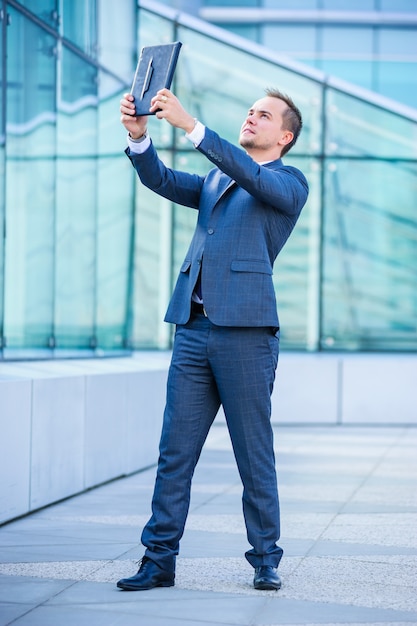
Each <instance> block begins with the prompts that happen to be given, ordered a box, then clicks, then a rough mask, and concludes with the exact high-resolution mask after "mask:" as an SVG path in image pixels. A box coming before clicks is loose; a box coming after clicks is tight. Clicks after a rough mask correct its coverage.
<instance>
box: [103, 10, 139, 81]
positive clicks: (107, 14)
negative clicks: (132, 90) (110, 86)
mask: <svg viewBox="0 0 417 626" xmlns="http://www.w3.org/2000/svg"><path fill="white" fill-rule="evenodd" d="M98 20H99V22H98V24H99V49H98V61H99V62H100V63H101V64H102V65H103V67H105V68H106V69H107V70H109V71H112V72H114V73H115V74H117V75H118V76H119V77H120V80H124V81H125V82H126V84H127V85H131V84H132V79H133V74H134V69H135V66H136V62H134V59H135V56H136V50H135V42H136V3H135V2H115V1H114V0H98ZM115 33H117V36H115ZM119 33H123V36H119ZM123 91H125V90H123Z"/></svg>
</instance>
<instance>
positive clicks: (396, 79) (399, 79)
mask: <svg viewBox="0 0 417 626" xmlns="http://www.w3.org/2000/svg"><path fill="white" fill-rule="evenodd" d="M416 74H417V72H416V62H415V60H414V61H405V62H403V63H402V62H399V61H398V62H395V61H393V62H388V61H384V62H381V63H377V64H376V76H377V78H376V86H377V89H378V91H379V93H382V94H384V96H387V97H388V98H392V99H393V100H397V101H399V102H403V103H404V104H406V105H407V106H411V107H414V108H417V88H416V87H417V84H416Z"/></svg>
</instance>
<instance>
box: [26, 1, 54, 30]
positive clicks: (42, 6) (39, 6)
mask: <svg viewBox="0 0 417 626" xmlns="http://www.w3.org/2000/svg"><path fill="white" fill-rule="evenodd" d="M19 4H22V5H23V6H24V7H26V8H27V9H29V11H31V12H32V13H34V14H35V15H37V16H38V17H40V19H41V20H42V21H43V22H46V23H47V24H49V25H50V26H53V27H54V28H58V22H59V18H58V6H57V5H58V0H36V2H34V1H33V0H20V3H19Z"/></svg>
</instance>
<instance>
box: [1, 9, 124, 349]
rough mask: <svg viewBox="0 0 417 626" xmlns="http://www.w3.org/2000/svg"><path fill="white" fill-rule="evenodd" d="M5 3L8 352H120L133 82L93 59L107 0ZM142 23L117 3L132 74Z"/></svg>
mask: <svg viewBox="0 0 417 626" xmlns="http://www.w3.org/2000/svg"><path fill="white" fill-rule="evenodd" d="M81 4H82V10H81ZM6 5H7V12H6V17H5V19H4V20H3V22H2V23H3V24H4V25H5V26H4V27H3V30H2V37H3V38H4V40H3V41H4V42H5V45H6V49H7V55H6V54H5V55H4V56H3V64H2V72H3V74H2V94H3V98H2V100H1V102H2V104H3V102H4V103H5V104H6V107H5V112H4V116H3V115H2V120H3V119H5V133H3V134H2V142H1V146H0V149H1V153H0V157H1V160H0V163H1V167H2V169H4V176H2V181H4V183H5V185H4V188H3V189H2V193H1V197H0V221H1V224H5V228H4V229H3V228H2V229H1V232H2V233H3V230H4V231H5V236H4V237H3V236H2V237H1V243H0V253H1V254H0V259H1V260H0V270H1V272H0V281H1V291H0V293H1V299H0V319H1V323H2V346H3V351H2V356H3V358H42V357H46V358H50V357H58V356H59V357H60V356H74V355H77V356H82V355H87V356H90V355H99V354H102V353H103V354H106V353H111V354H114V353H117V352H120V351H122V352H123V351H125V350H126V349H127V348H129V346H130V344H131V339H130V335H131V332H130V325H129V324H130V322H129V320H130V316H129V313H128V311H129V299H130V293H131V271H130V267H131V260H132V231H133V220H134V207H133V201H132V192H133V185H132V175H131V171H130V168H129V167H128V165H127V164H126V163H125V161H126V157H125V156H124V155H123V152H122V149H121V148H122V146H123V142H124V140H123V132H122V130H121V129H120V128H119V126H120V125H118V124H117V110H118V103H119V100H120V96H121V94H122V93H123V92H124V91H125V90H126V89H127V86H126V82H125V80H124V79H123V76H122V77H119V76H118V75H117V74H116V73H115V72H114V71H113V68H110V69H109V68H107V67H105V66H102V65H100V64H99V63H98V62H97V57H98V51H99V44H101V45H103V46H104V47H105V46H106V43H107V40H108V39H109V37H113V34H110V32H109V28H108V27H107V28H103V29H102V30H101V29H100V28H99V24H100V23H101V24H103V22H104V24H106V25H107V24H108V21H107V19H109V18H110V19H111V16H112V11H111V2H110V0H101V1H100V2H99V1H98V0H97V1H96V0H89V2H84V3H78V2H77V3H73V2H60V3H59V6H58V3H56V2H51V1H49V2H46V1H43V2H38V3H35V6H33V3H30V2H28V3H16V2H14V3H13V6H12V5H11V3H10V5H9V3H5V6H6ZM59 10H61V11H62V13H61V14H60V13H59ZM106 10H109V12H108V15H107V19H106V20H103V17H102V13H103V12H105V11H106ZM80 11H81V13H80ZM113 13H114V10H113ZM100 15H101V17H102V21H101V22H100V21H99V16H100ZM135 18H136V7H135V6H134V4H130V6H129V4H126V7H125V9H124V11H121V10H120V8H119V10H118V23H119V26H120V28H121V30H122V31H123V33H124V47H122V49H121V50H119V58H124V60H125V61H126V59H127V60H128V63H129V68H124V71H125V73H126V74H128V75H129V76H130V75H131V73H132V71H133V63H134V56H135V52H136V32H135V23H136V22H135ZM132 24H133V27H132ZM115 112H116V115H115ZM115 119H116V124H115V123H114V121H115ZM4 151H5V159H4ZM115 180H117V186H118V189H117V192H116V186H115V184H114V181H115ZM3 207H5V209H4V208H3ZM3 294H4V298H3Z"/></svg>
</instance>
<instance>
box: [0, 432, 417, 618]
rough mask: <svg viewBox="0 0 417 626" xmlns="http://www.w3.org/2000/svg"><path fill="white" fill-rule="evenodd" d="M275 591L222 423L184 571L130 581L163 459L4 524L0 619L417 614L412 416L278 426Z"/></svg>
mask: <svg viewBox="0 0 417 626" xmlns="http://www.w3.org/2000/svg"><path fill="white" fill-rule="evenodd" d="M275 430H276V437H275V442H276V443H275V447H276V450H277V469H278V476H279V483H280V496H281V508H282V544H281V545H282V546H283V548H284V550H285V554H284V558H283V560H282V563H281V566H280V573H281V576H282V578H283V587H282V589H281V590H280V591H279V592H270V591H261V592H260V591H256V590H255V589H253V586H252V577H253V571H252V569H251V568H250V566H249V565H248V563H247V562H246V560H245V558H244V556H243V555H244V552H245V550H247V549H248V543H247V539H246V530H245V526H244V523H243V517H242V512H241V497H242V487H241V484H240V480H239V476H238V473H237V470H236V466H235V462H234V458H233V453H232V450H231V445H230V439H229V436H228V433H227V430H226V428H225V426H224V424H222V423H220V424H218V425H215V426H214V427H213V428H212V430H211V431H210V434H209V437H208V439H207V443H206V447H205V449H204V450H203V454H202V456H201V460H200V463H199V465H198V467H197V470H196V473H195V477H194V482H193V490H192V499H191V507H190V515H189V518H188V521H187V525H186V530H185V535H184V537H183V540H182V545H181V553H180V556H179V558H178V561H177V577H176V585H175V587H173V588H169V589H153V590H150V591H146V592H138V593H127V592H121V591H120V590H118V589H117V588H116V584H115V583H116V581H117V580H118V579H119V578H122V577H126V576H129V575H131V574H133V573H135V572H136V571H137V561H138V559H139V558H140V557H141V556H142V554H143V548H142V546H140V545H139V543H138V542H139V538H140V532H141V529H142V527H143V525H144V524H145V523H146V521H147V519H148V517H149V513H150V500H151V495H152V488H153V482H154V477H155V468H150V469H148V470H146V471H144V472H141V473H139V474H136V475H132V476H128V477H125V478H123V479H120V480H117V481H113V482H111V483H108V484H107V485H103V486H102V487H100V488H97V489H94V490H91V491H88V492H86V493H83V494H80V495H78V496H75V497H73V498H70V499H68V500H66V501H64V502H60V503H58V504H55V505H53V506H50V507H48V508H45V509H43V510H41V511H39V512H37V513H35V514H32V515H30V516H27V517H25V518H23V519H21V520H17V521H15V522H11V523H9V524H6V525H4V526H3V527H2V528H1V530H0V626H6V625H9V624H11V623H13V624H16V625H17V626H75V625H77V626H83V625H84V624H85V625H86V626H87V625H88V626H95V625H96V624H97V625H99V624H100V626H107V625H112V626H113V625H114V626H116V625H117V626H118V625H121V626H130V624H132V625H133V624H134V625H135V626H138V625H139V626H140V625H142V624H143V625H146V626H200V625H201V626H228V625H229V626H230V625H232V624H237V625H242V626H278V625H280V626H282V625H285V624H288V625H290V624H291V626H297V625H298V624H299V625H300V626H301V624H303V625H306V624H308V625H309V626H315V625H316V624H317V626H319V625H320V626H322V625H324V624H325V625H326V626H331V625H332V624H335V625H336V624H337V625H338V626H347V625H349V626H359V625H360V626H383V625H384V626H387V625H388V624H389V625H390V626H405V624H417V532H416V528H417V524H416V523H415V520H416V513H417V497H416V493H417V471H416V470H417V455H416V454H415V450H416V444H417V429H415V428H412V427H401V426H395V427H360V426H352V427H334V426H329V427H326V426H303V427H295V426H288V427H277V428H276V429H275Z"/></svg>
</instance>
